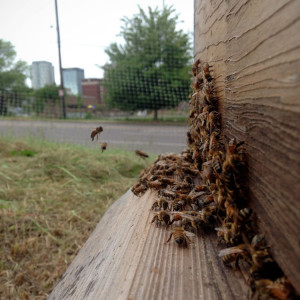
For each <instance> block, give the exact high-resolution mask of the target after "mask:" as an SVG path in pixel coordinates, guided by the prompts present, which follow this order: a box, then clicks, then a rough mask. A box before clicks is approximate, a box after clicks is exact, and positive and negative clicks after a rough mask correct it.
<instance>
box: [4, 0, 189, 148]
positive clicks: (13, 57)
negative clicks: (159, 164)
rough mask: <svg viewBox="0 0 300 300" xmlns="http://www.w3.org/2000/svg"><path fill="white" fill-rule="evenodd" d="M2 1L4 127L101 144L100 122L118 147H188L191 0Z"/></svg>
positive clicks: (20, 132) (15, 132) (55, 138)
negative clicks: (95, 136) (95, 137)
mask: <svg viewBox="0 0 300 300" xmlns="http://www.w3.org/2000/svg"><path fill="white" fill-rule="evenodd" d="M0 8H1V9H0V135H11V136H20V135H21V136H24V135H33V136H36V137H38V138H45V139H46V140H50V141H57V142H67V143H76V144H83V145H88V146H91V147H96V145H95V143H91V140H90V136H89V135H90V132H91V130H92V129H93V128H95V127H97V126H99V125H102V126H103V128H104V131H103V133H102V134H101V139H102V140H103V141H104V140H105V141H106V142H107V143H108V144H109V145H110V146H111V147H119V148H122V149H125V150H133V149H137V148H141V149H143V150H145V151H149V152H153V153H161V152H179V151H181V150H182V149H183V148H184V147H185V144H186V139H185V132H186V126H187V122H186V121H187V115H188V95H189V93H190V91H191V88H190V86H191V72H190V70H191V65H192V61H193V60H192V58H193V51H192V46H193V1H192V0H188V1H184V2H183V1H180V0H165V1H161V0H157V1H143V2H142V3H139V2H137V1H136V0H130V1H126V2H123V1H111V2H108V3H105V4H104V3H102V2H100V1H96V0H88V1H78V0H72V1H71V0H65V1H55V0H45V1H38V0H30V1H26V3H25V2H24V1H21V0H12V1H10V2H9V3H8V2H7V3H4V2H2V3H1V4H0ZM62 120H66V121H67V122H62Z"/></svg>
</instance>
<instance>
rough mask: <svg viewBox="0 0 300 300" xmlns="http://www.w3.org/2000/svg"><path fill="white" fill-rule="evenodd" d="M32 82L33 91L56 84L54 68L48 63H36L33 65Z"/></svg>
mask: <svg viewBox="0 0 300 300" xmlns="http://www.w3.org/2000/svg"><path fill="white" fill-rule="evenodd" d="M31 81H32V88H33V89H35V90H36V89H40V88H42V87H44V86H45V85H50V84H54V83H55V81H54V67H53V65H52V64H51V63H50V62H48V61H34V62H32V65H31Z"/></svg>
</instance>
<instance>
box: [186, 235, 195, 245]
mask: <svg viewBox="0 0 300 300" xmlns="http://www.w3.org/2000/svg"><path fill="white" fill-rule="evenodd" d="M186 239H187V240H188V241H189V242H190V243H191V244H192V243H194V242H193V241H192V240H191V239H190V238H189V237H188V236H186Z"/></svg>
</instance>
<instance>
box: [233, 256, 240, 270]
mask: <svg viewBox="0 0 300 300" xmlns="http://www.w3.org/2000/svg"><path fill="white" fill-rule="evenodd" d="M239 259H240V255H239V254H237V256H236V258H235V262H234V267H235V269H236V270H239V269H240V266H239Z"/></svg>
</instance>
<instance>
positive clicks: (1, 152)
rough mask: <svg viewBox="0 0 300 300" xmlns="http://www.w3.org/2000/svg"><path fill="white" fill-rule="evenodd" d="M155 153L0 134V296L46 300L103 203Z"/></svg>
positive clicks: (108, 202)
mask: <svg viewBox="0 0 300 300" xmlns="http://www.w3.org/2000/svg"><path fill="white" fill-rule="evenodd" d="M154 158H155V157H154V156H151V157H150V158H149V159H147V160H142V159H141V158H139V157H137V156H136V155H135V154H134V153H133V152H125V151H121V150H118V149H111V150H106V151H105V152H104V153H101V152H99V150H94V149H86V148H84V147H82V146H73V145H72V146H71V145H61V144H57V143H48V142H45V141H37V140H34V139H29V138H28V139H24V140H12V139H9V138H3V137H2V138H0V218H1V223H0V240H1V250H0V298H1V299H46V298H47V295H48V294H49V293H50V292H51V290H52V289H53V287H54V286H55V284H56V283H57V281H58V280H59V279H60V277H61V276H62V274H63V273H64V272H65V270H66V268H67V266H68V265H69V264H70V262H71V261H72V260H73V258H74V257H75V256H76V254H77V253H78V251H79V249H80V248H81V247H82V245H83V244H84V242H85V241H86V240H87V238H88V237H89V235H90V234H91V232H92V231H93V229H94V228H95V226H96V224H97V223H98V222H99V220H100V218H101V216H102V215H103V214H104V212H105V211H106V209H107V208H108V207H109V206H110V205H111V204H112V203H113V202H114V201H115V200H116V199H118V198H119V197H120V196H121V195H122V194H123V193H124V192H126V190H128V189H129V188H130V187H131V186H132V185H133V184H134V183H135V182H136V180H137V177H138V176H139V173H140V171H141V170H142V169H144V168H145V167H147V166H148V165H149V164H150V163H151V162H152V161H153V160H154Z"/></svg>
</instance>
